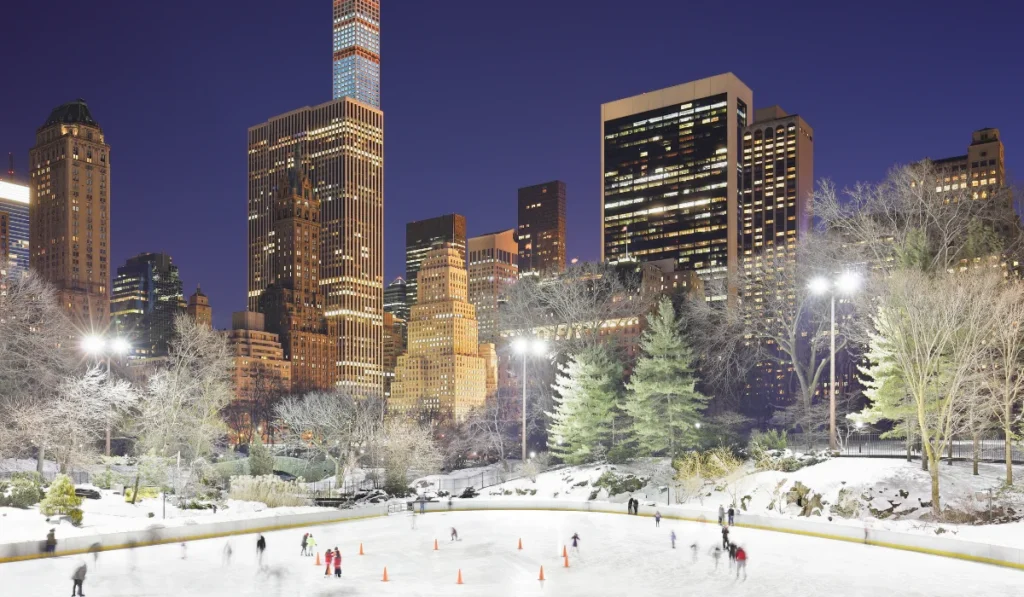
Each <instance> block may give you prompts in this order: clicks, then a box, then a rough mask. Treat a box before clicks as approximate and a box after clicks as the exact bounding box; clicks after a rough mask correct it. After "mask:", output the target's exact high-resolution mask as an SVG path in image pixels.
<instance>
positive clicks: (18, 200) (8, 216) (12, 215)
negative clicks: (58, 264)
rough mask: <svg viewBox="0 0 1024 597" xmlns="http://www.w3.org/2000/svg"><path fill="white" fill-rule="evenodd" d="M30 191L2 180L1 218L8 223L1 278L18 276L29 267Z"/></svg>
mask: <svg viewBox="0 0 1024 597" xmlns="http://www.w3.org/2000/svg"><path fill="white" fill-rule="evenodd" d="M28 198H29V188H28V187H26V186H22V185H20V184H14V183H13V182H7V181H0V218H3V220H4V231H3V236H4V239H3V247H2V249H0V251H2V252H0V278H3V277H4V276H5V275H8V276H16V275H19V274H21V273H23V272H27V271H28V268H29V232H28V229H29V215H28V213H29V207H28Z"/></svg>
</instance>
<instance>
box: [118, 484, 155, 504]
mask: <svg viewBox="0 0 1024 597" xmlns="http://www.w3.org/2000/svg"><path fill="white" fill-rule="evenodd" d="M134 495H135V488H134V487H125V488H124V501H126V502H130V501H132V497H133V496H134ZM158 497H160V488H159V487H140V488H139V497H138V499H141V500H146V499H156V498H158Z"/></svg>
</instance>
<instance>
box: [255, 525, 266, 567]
mask: <svg viewBox="0 0 1024 597" xmlns="http://www.w3.org/2000/svg"><path fill="white" fill-rule="evenodd" d="M266 549H267V540H266V539H264V538H263V534H262V533H261V534H260V538H259V539H257V540H256V558H257V560H259V565H260V567H262V566H263V552H264V551H266Z"/></svg>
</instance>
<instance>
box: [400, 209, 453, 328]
mask: <svg viewBox="0 0 1024 597" xmlns="http://www.w3.org/2000/svg"><path fill="white" fill-rule="evenodd" d="M442 245H450V246H451V247H453V248H455V249H457V250H459V251H461V252H462V260H463V263H465V261H466V218H465V216H461V215H459V214H447V215H443V216H437V217H436V218H428V219H426V220H419V221H418V222H409V223H408V224H406V225H405V284H406V287H405V300H406V303H407V304H408V306H409V307H410V308H411V307H412V306H413V305H415V304H416V300H417V289H418V288H419V283H418V279H417V277H418V275H419V271H420V267H421V265H422V264H423V260H424V259H426V257H427V253H429V252H430V251H432V250H433V249H435V248H437V247H440V246H442Z"/></svg>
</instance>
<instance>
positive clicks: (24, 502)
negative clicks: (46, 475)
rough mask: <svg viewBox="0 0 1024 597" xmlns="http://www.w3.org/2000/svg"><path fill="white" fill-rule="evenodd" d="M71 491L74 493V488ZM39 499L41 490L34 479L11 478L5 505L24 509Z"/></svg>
mask: <svg viewBox="0 0 1024 597" xmlns="http://www.w3.org/2000/svg"><path fill="white" fill-rule="evenodd" d="M0 493H2V492H0ZM72 493H74V488H72ZM0 499H2V498H0ZM41 499H43V490H42V489H41V488H40V487H39V484H38V483H36V482H35V481H34V480H32V479H30V478H20V479H13V480H12V481H11V486H10V488H9V490H8V497H7V499H6V502H7V504H6V505H9V506H10V507H11V508H22V509H25V508H30V507H32V506H34V505H36V504H38V503H39V500H41ZM0 505H4V504H0Z"/></svg>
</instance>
